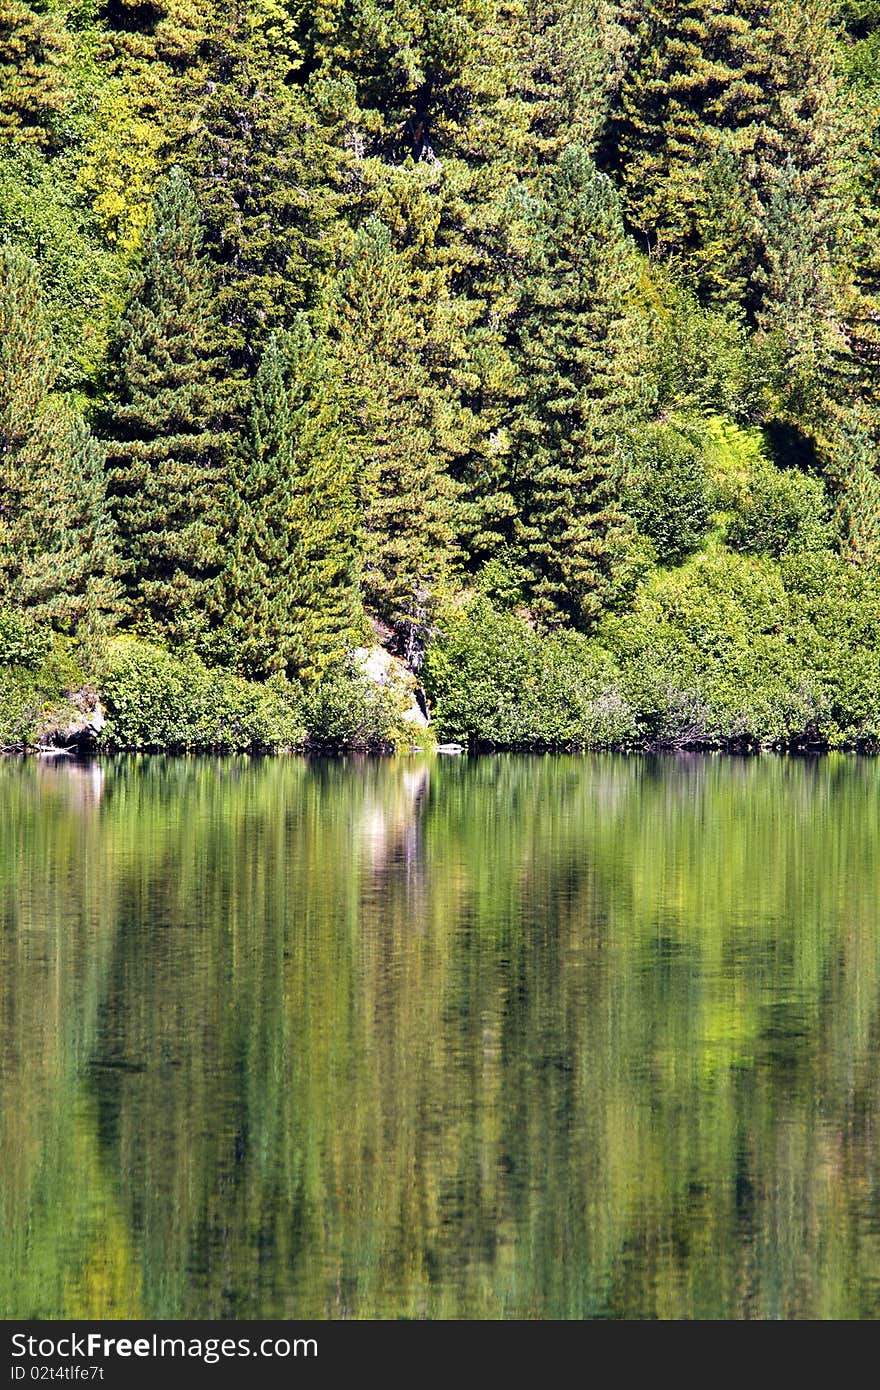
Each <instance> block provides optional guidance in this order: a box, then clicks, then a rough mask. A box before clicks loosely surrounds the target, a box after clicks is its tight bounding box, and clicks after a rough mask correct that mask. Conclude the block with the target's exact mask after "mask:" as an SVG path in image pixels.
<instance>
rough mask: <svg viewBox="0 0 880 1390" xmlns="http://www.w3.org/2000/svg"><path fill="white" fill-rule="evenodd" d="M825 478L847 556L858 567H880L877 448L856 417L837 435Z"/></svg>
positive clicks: (843, 422)
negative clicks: (829, 485)
mask: <svg viewBox="0 0 880 1390" xmlns="http://www.w3.org/2000/svg"><path fill="white" fill-rule="evenodd" d="M825 474H826V477H827V478H828V479H829V482H830V484H831V488H832V492H833V494H834V495H835V497H836V501H837V505H836V510H835V523H836V527H837V532H838V535H839V537H840V543H841V547H842V550H843V553H844V554H845V555H846V556H847V557H848V558H849V559H851V560H852V561H853V562H854V563H857V564H873V565H877V564H880V473H878V471H877V445H876V441H874V440H872V439H871V437H870V435H869V434H868V433H867V431H866V430H865V428H864V426H863V424H862V423H861V422H860V421H859V419H858V417H857V416H856V415H854V414H853V415H850V416H849V417H844V418H843V419H842V420H841V422H840V423H839V425H838V427H837V429H836V430H835V432H834V437H833V439H832V441H831V445H830V448H829V449H828V457H827V458H826V460H825Z"/></svg>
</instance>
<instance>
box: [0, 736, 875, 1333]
mask: <svg viewBox="0 0 880 1390" xmlns="http://www.w3.org/2000/svg"><path fill="white" fill-rule="evenodd" d="M878 793H880V764H877V763H874V762H870V761H859V760H857V759H854V758H847V757H843V756H838V757H828V758H825V759H823V760H820V761H816V762H807V761H796V760H786V759H776V758H764V759H760V760H743V761H738V760H733V759H722V758H686V757H682V758H668V759H649V758H633V759H627V758H621V757H617V758H615V757H595V756H594V757H588V758H540V759H538V758H536V759H527V758H513V757H504V758H501V757H499V758H492V759H486V760H481V761H465V760H459V761H439V762H437V763H436V764H434V763H428V762H425V763H421V762H418V761H414V760H411V761H385V762H370V761H363V762H358V761H353V760H349V761H339V762H316V763H308V762H306V761H304V760H295V759H288V760H285V759H279V760H271V761H265V762H256V761H247V760H244V759H242V760H236V759H224V760H197V759H189V760H187V759H180V760H162V759H148V760H143V761H137V760H120V761H119V762H105V763H102V764H90V765H78V764H71V763H64V764H60V765H53V766H46V765H44V764H40V763H37V762H34V761H21V762H16V761H6V762H3V763H2V764H0V806H2V819H0V886H2V900H0V913H2V922H0V969H2V999H0V1006H2V1007H0V1107H2V1112H0V1113H2V1135H0V1314H2V1315H3V1316H6V1317H24V1316H29V1315H30V1316H44V1317H50V1316H67V1317H73V1316H93V1317H94V1316H106V1317H112V1316H117V1317H123V1316H132V1317H140V1316H142V1317H184V1318H195V1317H294V1316H295V1317H343V1316H353V1317H371V1316H372V1317H398V1316H412V1317H425V1316H427V1317H456V1316H465V1317H517V1316H519V1317H522V1316H525V1317H566V1318H568V1317H585V1316H603V1317H607V1316H617V1315H629V1316H655V1315H657V1316H662V1317H680V1316H698V1317H702V1316H733V1317H746V1316H759V1317H768V1316H771V1317H775V1316H783V1317H794V1316H813V1317H860V1316H874V1315H876V1314H877V1313H878V1312H880V1139H878V1138H877V1137H876V1136H878V1135H880V1049H878V1041H880V1036H878V1035H880V932H878V925H880V921H878V919H880V907H878V902H880V893H878V886H880V885H878V877H880V868H878V864H880V860H878V854H877V848H878V834H880V795H878Z"/></svg>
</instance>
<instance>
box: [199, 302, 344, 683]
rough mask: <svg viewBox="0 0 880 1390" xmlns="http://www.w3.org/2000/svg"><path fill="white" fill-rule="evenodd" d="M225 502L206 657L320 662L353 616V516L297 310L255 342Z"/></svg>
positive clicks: (291, 667)
mask: <svg viewBox="0 0 880 1390" xmlns="http://www.w3.org/2000/svg"><path fill="white" fill-rule="evenodd" d="M228 510H229V535H230V539H229V542H228V549H227V559H226V565H225V568H224V572H223V574H222V576H221V580H220V584H219V587H218V611H219V623H220V625H219V629H218V633H217V638H216V642H215V648H214V653H215V659H219V660H221V661H223V662H224V663H225V664H228V665H230V666H233V667H234V668H236V669H237V670H239V671H240V672H242V674H244V675H247V676H251V677H255V678H258V679H259V678H265V677H267V676H270V675H273V674H275V673H277V672H281V673H283V674H285V675H288V676H299V677H301V678H309V677H311V676H313V675H316V674H318V673H320V671H321V670H322V669H323V668H324V667H325V666H326V665H327V663H328V662H329V661H330V660H332V658H333V657H334V656H338V655H341V653H342V652H343V650H344V648H345V645H346V641H347V640H348V639H349V638H350V637H351V635H352V633H353V631H354V628H355V627H356V625H357V620H358V607H357V571H356V563H357V548H356V537H355V530H356V516H355V503H354V490H353V479H352V476H351V462H350V455H349V454H348V452H347V451H346V450H345V449H344V447H343V442H342V439H341V437H340V434H339V430H338V426H337V424H336V420H335V418H334V406H333V402H332V398H331V395H330V393H329V391H328V378H327V371H326V365H325V363H324V360H323V355H322V353H321V350H320V346H319V344H318V343H317V342H316V340H315V338H314V336H313V335H312V333H311V332H310V330H309V328H308V326H307V324H306V322H305V321H304V320H301V321H300V322H298V323H297V325H296V326H295V328H294V329H293V330H292V331H291V332H290V333H289V334H282V335H274V336H273V337H272V338H270V340H269V343H268V346H267V348H266V351H265V353H264V354H263V360H262V362H261V363H260V367H259V370H258V372H257V375H256V378H255V380H254V386H253V395H252V400H251V406H250V413H249V419H248V424H247V429H246V431H245V432H244V434H243V436H242V438H241V440H240V441H239V444H238V446H237V447H236V448H235V449H234V450H233V451H232V453H231V457H230V479H229V505H228Z"/></svg>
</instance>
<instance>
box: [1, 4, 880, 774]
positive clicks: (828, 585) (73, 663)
mask: <svg viewBox="0 0 880 1390" xmlns="http://www.w3.org/2000/svg"><path fill="white" fill-rule="evenodd" d="M878 175H880V0H840V3H832V0H766V3H759V0H641V3H632V4H630V3H625V2H623V3H612V0H430V2H429V0H232V3H230V4H225V5H219V4H214V3H213V0H106V3H100V2H99V0H41V2H40V3H35V4H27V3H24V0H0V703H2V708H0V743H5V744H7V745H14V744H23V743H27V742H29V741H33V739H34V738H37V737H41V736H43V735H44V733H45V729H46V727H47V721H48V723H49V724H50V725H51V722H52V720H59V721H60V723H62V724H63V722H64V710H65V709H66V708H69V707H70V706H71V702H73V703H74V704H75V703H76V701H77V700H80V702H81V700H82V698H83V697H82V691H83V690H88V689H91V688H93V687H94V688H95V689H97V691H98V692H99V693H100V696H101V699H102V700H103V701H104V703H105V705H106V707H107V709H108V713H109V716H110V719H109V724H108V727H107V732H106V734H105V739H106V740H107V741H108V743H113V741H114V740H115V742H116V744H117V745H118V746H199V745H207V744H215V745H224V744H225V745H227V746H241V747H249V746H273V745H278V744H287V745H289V744H291V743H296V742H298V741H302V739H304V738H305V737H306V736H307V735H309V734H311V736H312V737H314V738H317V739H326V740H336V741H338V742H348V743H352V742H354V743H357V742H370V741H371V740H372V741H382V742H388V741H392V742H394V741H395V740H396V741H398V742H400V741H402V740H404V739H405V736H406V730H405V729H404V728H403V727H402V726H401V724H400V721H399V718H398V715H399V711H396V710H395V708H394V707H393V704H394V702H393V699H391V697H390V695H388V694H387V692H385V693H383V692H378V693H377V692H376V690H375V689H374V688H372V687H370V686H369V685H368V683H367V682H365V680H364V679H363V677H362V675H361V674H360V672H359V668H358V666H357V664H356V662H355V661H354V659H353V657H352V652H353V651H354V650H355V649H357V648H361V647H364V646H367V645H369V644H370V643H372V642H374V641H375V640H376V639H375V636H374V633H375V631H376V630H379V631H380V632H381V633H382V634H383V638H384V640H385V641H386V643H387V644H388V645H391V646H393V648H394V649H395V651H396V652H397V654H398V655H399V656H401V657H402V658H403V659H404V660H405V661H406V662H408V663H409V665H410V666H411V667H412V668H413V669H414V670H415V671H416V672H418V673H419V678H420V679H421V680H422V681H423V683H424V686H425V689H426V691H427V695H428V698H429V701H430V703H431V707H432V713H433V714H434V716H435V719H434V724H435V727H436V728H437V729H438V730H439V732H440V735H441V736H442V737H447V738H449V737H453V738H461V739H463V740H468V741H470V742H471V743H474V744H476V743H481V742H494V743H496V744H499V745H539V746H568V745H580V746H639V745H646V744H668V745H672V746H681V745H690V744H697V745H699V744H710V745H715V746H730V745H737V746H751V745H775V746H786V747H791V746H813V745H816V746H821V745H838V746H840V745H843V746H854V747H872V746H876V745H877V744H878V743H880V454H878V450H880V391H878V383H880V182H878ZM169 711H172V712H173V717H172V716H171V715H170V714H169ZM41 731H42V732H41Z"/></svg>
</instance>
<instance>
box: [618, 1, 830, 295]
mask: <svg viewBox="0 0 880 1390" xmlns="http://www.w3.org/2000/svg"><path fill="white" fill-rule="evenodd" d="M622 12H623V13H622V17H623V19H624V20H625V21H626V23H627V26H628V29H629V32H630V34H631V36H632V45H633V51H632V53H631V55H630V60H629V63H628V66H627V70H626V73H625V75H624V78H623V81H622V84H621V88H620V92H619V96H618V100H617V109H616V113H615V116H614V120H613V122H612V128H611V139H610V143H609V144H608V146H607V149H606V158H607V159H608V160H609V162H610V166H611V168H612V169H613V170H614V171H615V172H616V174H617V176H618V177H619V179H620V181H621V184H622V187H623V197H624V208H625V212H626V216H627V218H628V220H629V222H630V224H631V225H632V226H633V228H634V229H636V230H637V232H638V233H639V234H640V235H641V236H643V237H644V238H645V240H646V244H647V246H648V247H649V249H650V250H651V251H652V252H653V253H655V254H657V255H660V256H663V257H672V258H674V259H675V260H676V261H677V263H678V264H679V267H680V269H681V271H682V273H683V274H685V275H686V276H688V277H689V278H690V279H691V281H692V283H694V285H695V287H696V288H697V289H698V291H699V292H700V294H701V295H702V296H703V297H704V299H712V300H715V301H721V302H725V301H726V302H729V303H732V304H738V305H739V306H740V307H743V308H745V309H746V310H747V311H748V312H749V314H750V315H751V316H752V317H753V318H755V317H758V318H761V316H764V317H768V316H769V317H772V316H773V315H774V313H775V309H776V305H775V302H774V299H773V294H774V286H775V281H774V277H773V273H772V271H771V270H770V269H769V265H768V266H767V270H766V273H765V274H764V275H763V276H761V275H757V276H756V275H754V274H753V273H752V272H753V269H754V268H755V267H757V266H760V265H761V264H762V262H764V263H765V264H766V263H767V262H769V261H771V260H772V259H773V257H774V255H777V254H778V251H776V250H774V249H773V246H772V241H773V238H774V236H775V234H776V228H775V227H774V225H773V224H774V213H773V209H774V206H775V204H774V199H775V200H776V202H777V203H778V199H779V191H780V179H783V180H784V179H785V177H786V175H785V174H784V170H785V169H786V167H787V166H789V167H790V168H791V169H792V171H793V173H794V176H796V178H797V180H798V185H799V188H798V198H799V201H798V203H797V207H796V208H795V206H794V204H793V203H792V204H791V207H790V210H791V211H792V212H796V214H797V216H798V218H799V219H800V221H801V223H802V228H801V230H800V231H799V232H798V239H799V240H800V241H801V242H807V241H809V242H810V244H811V245H812V247H813V249H814V251H815V252H816V253H817V255H818V256H819V258H820V260H821V261H823V262H825V261H827V259H828V256H827V247H828V244H829V241H830V240H831V239H832V238H833V233H834V225H835V212H836V201H835V200H836V185H837V171H836V168H835V157H834V149H835V140H834V120H835V101H836V93H835V86H834V75H833V70H832V45H831V36H830V27H829V26H830V9H829V5H828V4H827V3H826V0H794V3H792V2H791V0H766V2H765V3H755V0H649V3H648V4H646V5H627V6H623V7H622ZM719 159H720V160H721V161H722V164H721V166H719V162H718V161H719ZM719 173H721V174H722V175H723V186H722V189H721V190H720V191H721V193H722V196H720V197H719V188H718V176H719ZM725 258H726V259H727V260H729V263H730V269H729V271H726V270H725ZM827 297H828V287H827V285H826V284H824V283H823V284H822V286H821V287H820V288H819V289H818V290H817V297H816V302H815V304H814V306H813V309H814V313H815V314H816V315H817V316H818V315H820V314H821V313H822V312H823V311H824V309H825V304H826V300H827Z"/></svg>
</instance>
